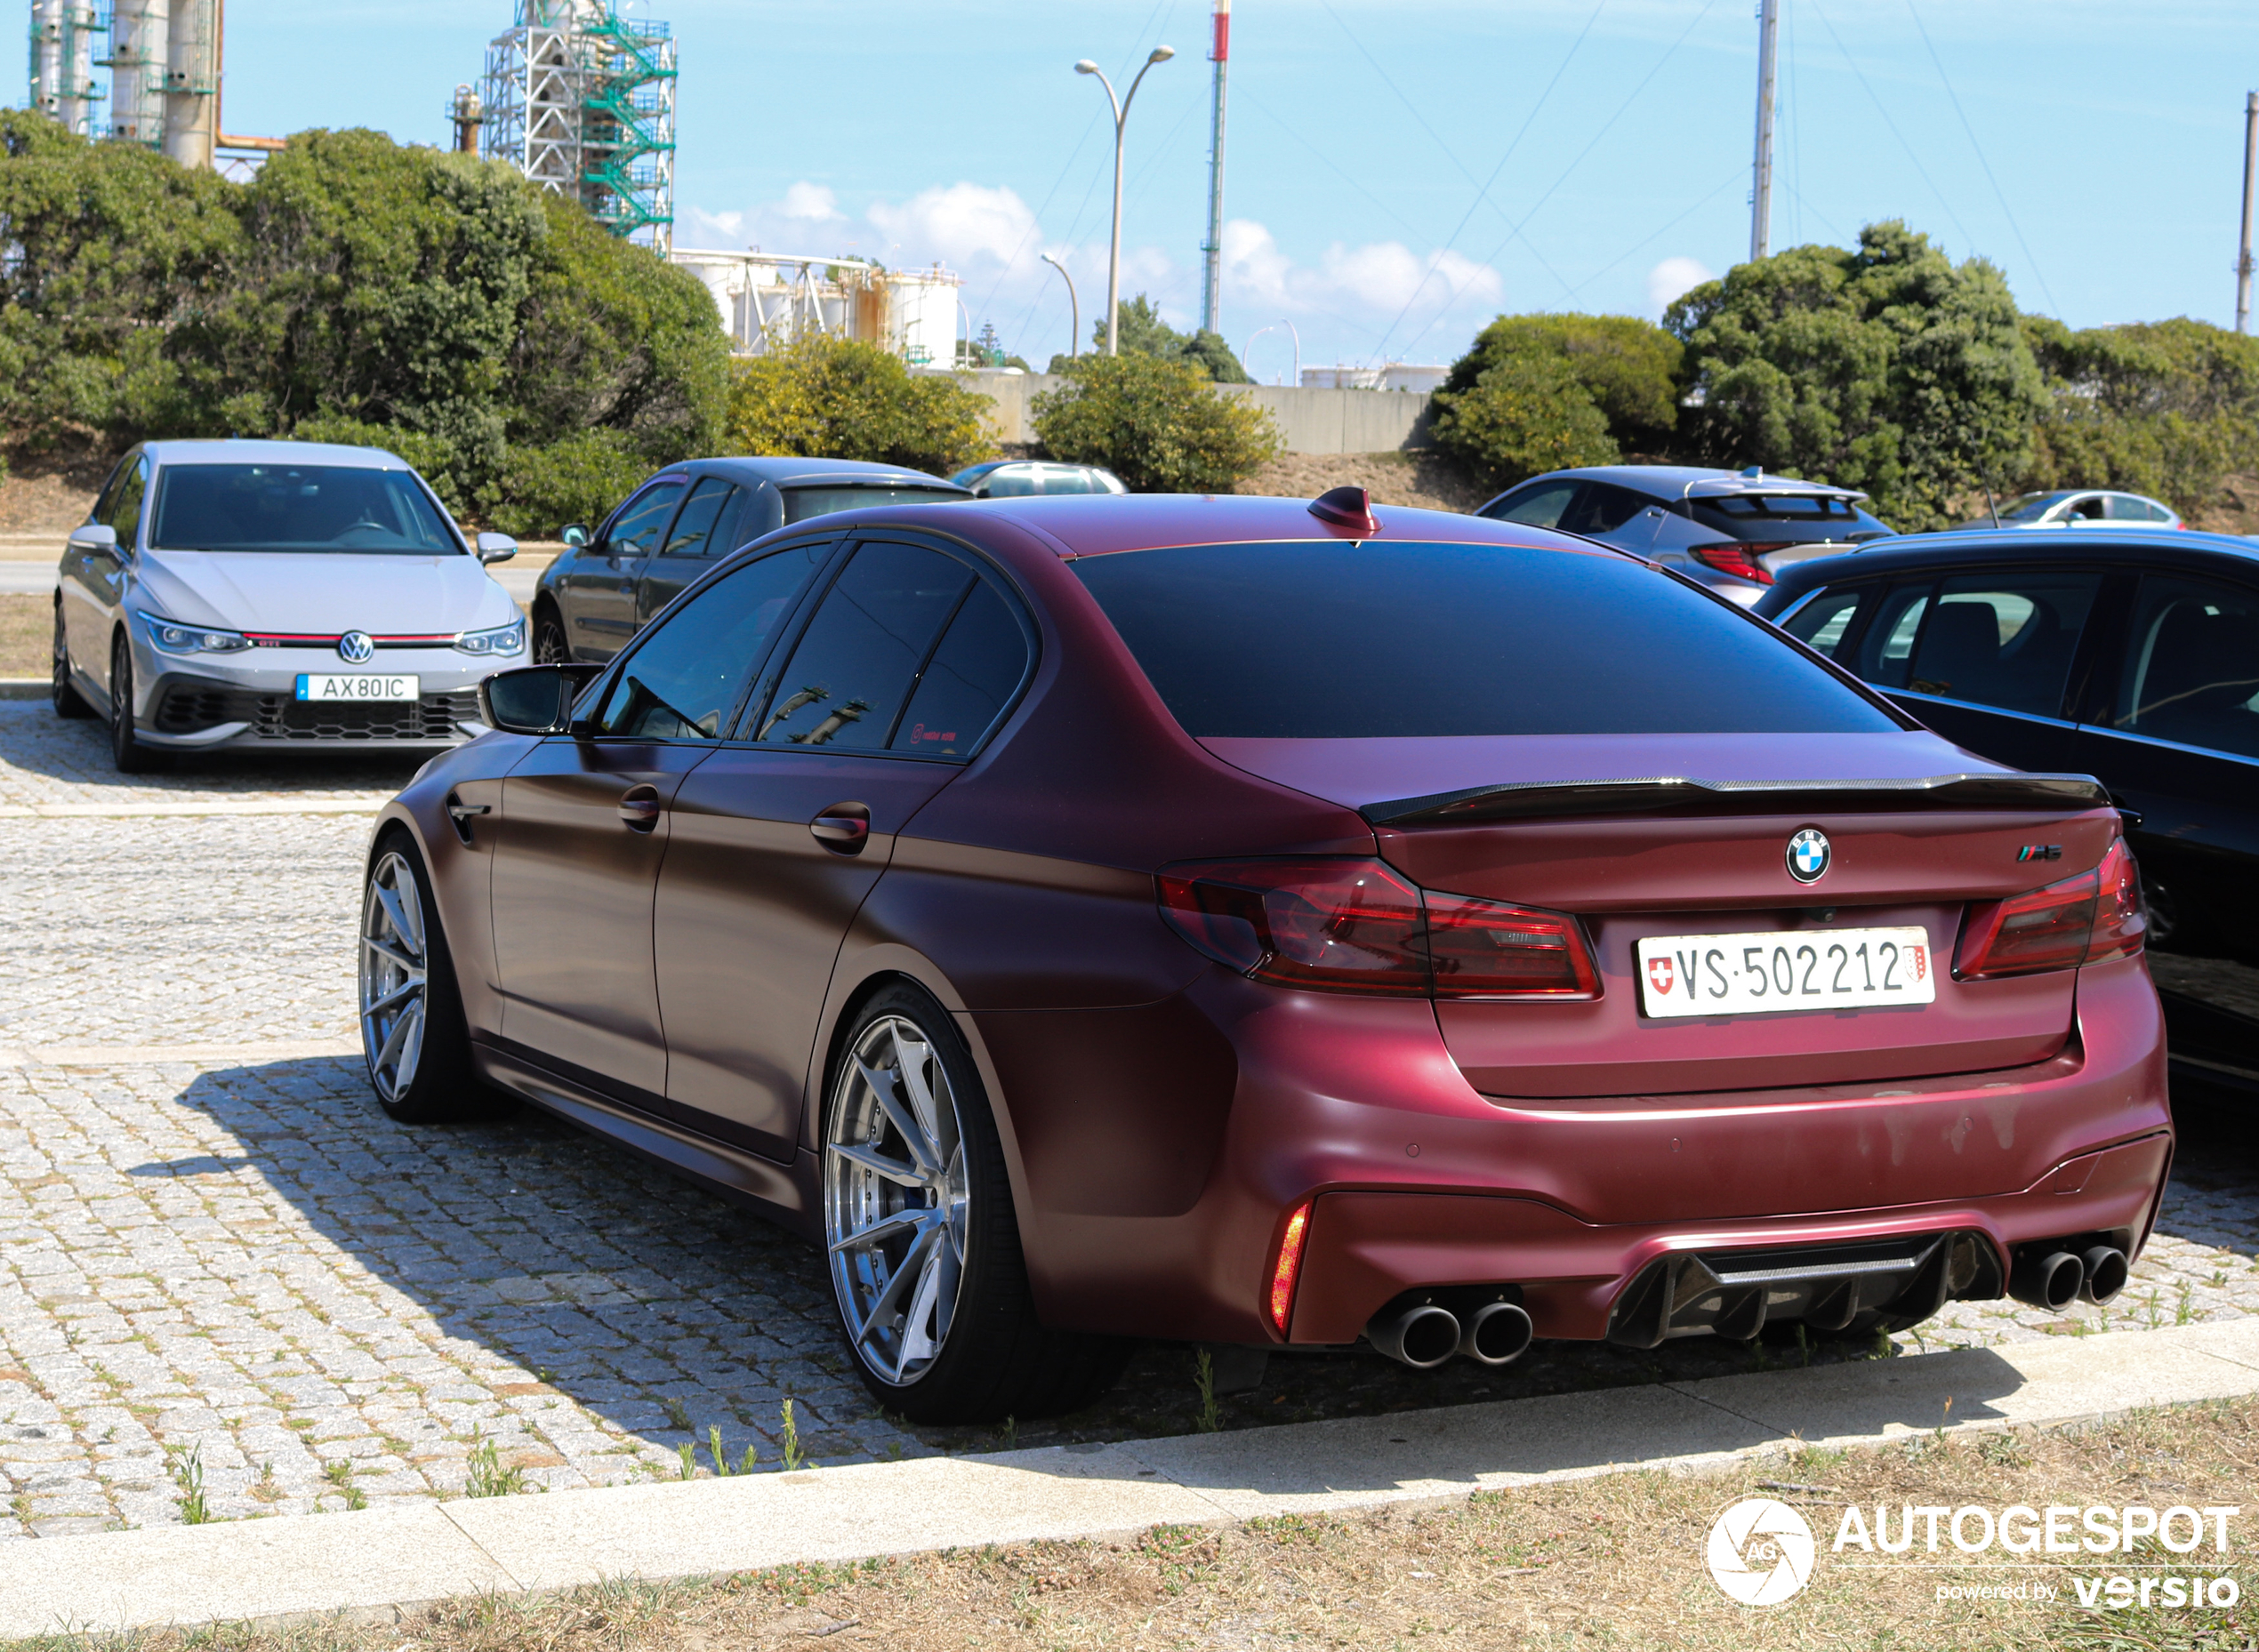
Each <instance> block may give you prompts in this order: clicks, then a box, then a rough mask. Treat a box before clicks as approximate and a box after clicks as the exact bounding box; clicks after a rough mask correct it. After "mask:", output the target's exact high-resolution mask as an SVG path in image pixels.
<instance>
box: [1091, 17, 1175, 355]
mask: <svg viewBox="0 0 2259 1652" xmlns="http://www.w3.org/2000/svg"><path fill="white" fill-rule="evenodd" d="M1176 55H1177V52H1176V50H1175V48H1174V47H1170V46H1155V47H1154V49H1153V52H1152V53H1151V55H1149V56H1148V57H1147V58H1146V63H1145V68H1140V69H1139V70H1138V77H1137V79H1135V80H1133V81H1131V82H1130V95H1129V96H1128V97H1125V98H1116V97H1115V96H1114V95H1113V82H1112V81H1110V80H1108V79H1107V78H1106V76H1105V70H1104V69H1102V68H1099V67H1098V66H1097V64H1096V63H1093V62H1092V61H1091V60H1089V58H1084V59H1083V60H1081V62H1080V63H1077V64H1076V65H1075V66H1074V72H1075V73H1076V74H1078V75H1096V76H1097V77H1098V84H1100V85H1101V86H1104V87H1105V89H1106V104H1107V107H1108V108H1112V109H1113V247H1112V250H1111V251H1110V252H1109V253H1107V255H1106V354H1107V355H1109V356H1118V355H1120V354H1121V129H1122V127H1123V125H1124V124H1126V123H1127V122H1128V121H1129V119H1130V103H1131V102H1132V100H1135V99H1136V97H1137V95H1138V87H1139V86H1141V85H1143V84H1145V80H1146V69H1149V68H1152V67H1153V66H1154V64H1156V63H1166V62H1167V61H1168V60H1170V58H1173V57H1175V56H1176Z"/></svg>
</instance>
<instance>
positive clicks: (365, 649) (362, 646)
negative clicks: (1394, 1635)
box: [337, 631, 1828, 878]
mask: <svg viewBox="0 0 2259 1652" xmlns="http://www.w3.org/2000/svg"><path fill="white" fill-rule="evenodd" d="M337 657H338V658H339V659H341V660H342V661H344V662H345V663H346V664H348V665H366V664H367V663H368V662H370V661H371V660H374V658H376V641H375V639H374V638H372V637H371V636H370V635H369V634H368V633H367V632H366V631H348V632H346V633H345V635H344V636H342V637H341V638H338V639H337ZM1826 842H1827V840H1826V839H1825V838H1822V839H1821V851H1820V863H1821V865H1822V866H1825V865H1826V864H1827V863H1828V851H1827V848H1826ZM1792 858H1793V857H1792ZM1819 875H1820V874H1819V873H1817V872H1814V873H1813V877H1815V878H1817V877H1818V876H1819Z"/></svg>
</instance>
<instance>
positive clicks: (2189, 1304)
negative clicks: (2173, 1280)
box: [2173, 1279, 2196, 1325]
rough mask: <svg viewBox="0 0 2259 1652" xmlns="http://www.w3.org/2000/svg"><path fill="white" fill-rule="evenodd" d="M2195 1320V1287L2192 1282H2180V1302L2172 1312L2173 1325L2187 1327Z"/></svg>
mask: <svg viewBox="0 0 2259 1652" xmlns="http://www.w3.org/2000/svg"><path fill="white" fill-rule="evenodd" d="M2194 1319H2196V1286H2195V1284H2194V1282H2193V1281H2191V1280H2188V1279H2183V1280H2182V1281H2181V1300H2180V1303H2179V1304H2178V1305H2177V1306H2175V1308H2174V1310H2173V1323H2174V1324H2175V1325H2187V1324H2190V1323H2191V1322H2192V1321H2193V1320H2194Z"/></svg>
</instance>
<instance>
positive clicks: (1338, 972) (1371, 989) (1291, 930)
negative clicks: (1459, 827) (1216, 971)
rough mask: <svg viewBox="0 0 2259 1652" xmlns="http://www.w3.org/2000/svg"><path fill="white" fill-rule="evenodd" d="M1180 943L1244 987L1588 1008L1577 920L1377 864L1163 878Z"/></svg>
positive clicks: (1179, 871)
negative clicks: (1426, 882) (1442, 888)
mask: <svg viewBox="0 0 2259 1652" xmlns="http://www.w3.org/2000/svg"><path fill="white" fill-rule="evenodd" d="M1160 883H1161V909H1162V913H1163V915H1165V916H1166V917H1167V918H1168V919H1169V922H1170V925H1171V926H1174V927H1175V929H1176V931H1177V933H1178V934H1181V935H1183V936H1184V937H1185V939H1186V940H1187V941H1189V942H1192V944H1193V945H1194V946H1195V947H1197V948H1198V949H1199V950H1202V952H1205V953H1206V954H1207V955H1208V956H1209V957H1210V958H1214V959H1216V960H1217V961H1218V963H1222V964H1226V965H1229V966H1231V967H1232V968H1234V969H1235V970H1238V971H1239V972H1240V973H1241V974H1243V975H1246V976H1248V977H1249V978H1250V980H1254V981H1263V982H1270V983H1271V984H1273V985H1274V986H1282V987H1314V988H1316V989H1318V990H1322V991H1329V992H1368V993H1379V994H1383V995H1385V996H1388V997H1393V998H1426V997H1428V996H1430V995H1431V994H1432V995H1434V996H1435V997H1439V998H1598V997H1599V996H1600V976H1599V972H1598V971H1597V970H1596V969H1595V968H1594V967H1593V963H1592V951H1591V949H1590V948H1589V947H1588V946H1587V945H1586V943H1585V938H1584V934H1583V932H1582V930H1581V929H1580V928H1579V926H1578V924H1577V920H1576V919H1575V918H1571V917H1569V916H1567V915H1566V914H1564V913H1560V912H1545V911H1537V910H1531V908H1528V907H1521V906H1509V905H1507V904H1506V903H1505V902H1499V901H1480V900H1476V899H1475V898H1473V897H1472V896H1469V895H1461V894H1433V893H1429V892H1427V891H1424V890H1421V889H1419V888H1417V887H1415V886H1412V885H1411V884H1409V883H1407V882H1405V881H1404V880H1403V878H1400V877H1398V876H1397V875H1396V874H1395V872H1393V871H1391V870H1389V869H1388V868H1387V866H1384V865H1383V864H1381V862H1379V861H1351V860H1339V861H1336V860H1308V861H1216V862H1206V863H1204V864H1200V865H1186V866H1172V867H1170V868H1169V869H1168V870H1166V871H1164V872H1162V874H1161V879H1160Z"/></svg>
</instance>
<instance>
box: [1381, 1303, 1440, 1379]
mask: <svg viewBox="0 0 2259 1652" xmlns="http://www.w3.org/2000/svg"><path fill="white" fill-rule="evenodd" d="M1365 1335H1367V1336H1368V1337H1370V1338H1371V1340H1372V1345H1373V1346H1374V1347H1375V1348H1378V1349H1379V1350H1380V1351H1381V1352H1382V1353H1385V1354H1387V1356H1388V1357H1389V1358H1390V1359H1399V1360H1402V1361H1403V1363H1404V1364H1406V1365H1408V1366H1410V1367H1411V1368H1412V1369H1413V1370H1415V1371H1429V1370H1433V1369H1434V1368H1435V1367H1437V1366H1439V1365H1441V1364H1443V1361H1444V1360H1446V1359H1450V1358H1451V1356H1452V1355H1453V1354H1455V1353H1457V1352H1458V1351H1459V1316H1458V1315H1457V1314H1455V1313H1453V1312H1452V1311H1451V1310H1450V1309H1448V1308H1442V1307H1438V1306H1436V1304H1435V1303H1432V1302H1429V1303H1412V1304H1411V1306H1410V1307H1406V1308H1399V1309H1395V1310H1394V1311H1391V1310H1388V1309H1386V1308H1384V1309H1382V1310H1381V1311H1380V1312H1379V1313H1378V1314H1376V1315H1374V1316H1373V1321H1372V1323H1371V1325H1369V1326H1367V1327H1365Z"/></svg>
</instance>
